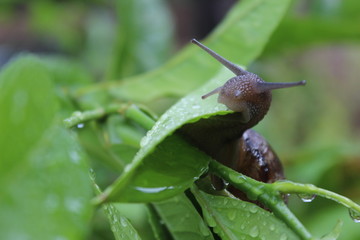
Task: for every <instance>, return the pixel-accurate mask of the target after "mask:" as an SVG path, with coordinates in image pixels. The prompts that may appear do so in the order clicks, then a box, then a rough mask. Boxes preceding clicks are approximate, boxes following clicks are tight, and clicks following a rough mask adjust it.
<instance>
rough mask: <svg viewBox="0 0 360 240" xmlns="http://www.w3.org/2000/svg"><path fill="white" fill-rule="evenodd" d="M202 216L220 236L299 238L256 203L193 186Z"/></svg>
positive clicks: (222, 237) (233, 239)
mask: <svg viewBox="0 0 360 240" xmlns="http://www.w3.org/2000/svg"><path fill="white" fill-rule="evenodd" d="M192 192H193V194H194V195H195V197H196V199H197V201H198V202H199V204H200V206H201V208H202V211H203V214H204V217H205V219H206V221H207V223H208V225H209V226H210V227H212V228H213V229H214V231H215V233H217V234H218V235H219V236H220V237H221V239H222V240H229V239H231V240H236V239H269V240H272V239H293V240H295V239H299V238H298V236H297V235H296V234H295V233H293V232H292V231H291V230H290V229H289V228H288V227H287V226H286V225H285V223H283V222H281V221H280V220H279V219H277V218H276V217H275V216H274V215H273V214H272V213H270V212H268V211H266V210H264V209H262V208H260V207H258V206H256V205H255V204H252V203H249V202H244V201H240V200H238V199H234V198H229V197H223V196H215V195H209V194H207V193H204V192H202V191H200V190H198V189H196V188H193V189H192Z"/></svg>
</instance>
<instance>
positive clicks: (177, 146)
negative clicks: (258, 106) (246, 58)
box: [99, 71, 231, 202]
mask: <svg viewBox="0 0 360 240" xmlns="http://www.w3.org/2000/svg"><path fill="white" fill-rule="evenodd" d="M229 75H231V74H230V73H228V71H226V72H225V71H222V72H221V73H220V74H219V75H218V76H217V77H216V78H215V79H213V80H212V81H211V82H210V83H209V84H207V85H206V86H204V87H203V88H201V89H199V90H197V91H195V92H194V93H192V94H190V95H189V96H187V97H186V98H183V99H182V100H181V101H179V102H178V103H177V104H176V105H174V106H173V107H172V108H170V109H169V110H168V111H167V112H166V113H165V114H164V115H163V116H161V118H160V119H159V121H157V122H156V124H155V126H154V127H153V128H152V129H151V130H150V131H149V132H148V134H147V136H146V137H145V138H143V139H142V141H141V149H140V151H139V152H138V153H137V155H136V156H135V158H134V160H133V162H132V163H131V164H129V165H128V166H127V167H126V168H125V171H124V172H123V174H122V175H121V176H120V178H119V179H118V180H117V181H116V182H115V183H114V184H112V185H111V186H110V187H109V188H108V189H107V190H105V192H104V195H103V196H102V198H105V199H107V200H111V201H135V202H137V201H143V202H145V201H155V200H161V199H164V198H167V197H170V196H174V195H176V194H177V193H179V192H181V191H184V190H185V189H187V188H188V187H190V185H191V184H192V183H193V182H194V181H195V180H196V179H197V178H198V177H200V176H201V175H202V174H203V173H204V171H205V170H206V169H207V160H208V156H207V155H205V154H204V153H203V152H200V151H199V150H197V149H196V148H194V147H191V145H190V144H189V143H187V142H186V141H184V139H183V138H182V137H181V136H179V135H178V134H174V135H171V134H172V133H173V132H175V131H176V130H177V129H179V128H180V127H181V126H182V125H183V124H185V123H189V122H195V121H197V120H198V119H200V118H206V117H210V116H211V115H217V114H227V113H231V111H227V110H226V107H225V106H224V105H220V104H216V103H215V102H216V98H215V97H214V98H209V99H207V101H203V100H201V97H200V96H201V95H203V94H204V93H206V92H208V91H209V90H210V89H213V88H214V86H219V85H220V84H223V82H224V81H226V80H225V79H228V78H229ZM215 104H216V105H217V106H215V107H214V105H215ZM179 153H181V154H179ZM105 199H104V200H105ZM99 200H100V199H99Z"/></svg>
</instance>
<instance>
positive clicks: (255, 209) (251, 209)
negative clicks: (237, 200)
mask: <svg viewBox="0 0 360 240" xmlns="http://www.w3.org/2000/svg"><path fill="white" fill-rule="evenodd" d="M249 210H250V212H251V213H257V211H258V209H257V207H256V206H255V205H254V206H251V207H250V208H249Z"/></svg>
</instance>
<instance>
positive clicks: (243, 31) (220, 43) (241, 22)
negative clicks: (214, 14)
mask: <svg viewBox="0 0 360 240" xmlns="http://www.w3.org/2000/svg"><path fill="white" fill-rule="evenodd" d="M288 4H289V0H273V1H268V0H244V1H241V2H239V3H238V4H236V5H235V6H234V7H233V8H232V10H231V11H230V13H229V14H228V15H227V17H226V19H225V20H224V21H223V22H222V23H221V24H220V25H219V26H218V27H217V29H216V30H215V31H214V32H213V34H212V35H210V37H209V38H208V39H207V41H206V44H207V46H208V47H210V48H211V49H213V50H215V51H217V52H218V53H219V54H221V55H223V56H224V57H226V58H227V59H229V60H231V61H233V62H235V63H238V64H241V65H245V66H246V65H248V64H249V63H250V62H252V61H253V60H254V59H255V58H256V57H257V56H258V55H259V54H260V52H261V51H262V49H263V47H264V45H265V44H266V42H267V40H268V38H269V36H270V34H271V33H272V31H273V30H274V28H275V27H276V25H277V24H278V22H279V21H280V19H281V17H282V16H283V14H284V12H285V10H286V8H287V6H288ZM189 40H190V39H189ZM220 68H221V67H220V64H219V63H218V62H216V61H215V60H214V59H212V58H211V57H209V56H208V55H207V54H204V53H203V52H202V50H201V49H199V48H197V47H196V46H187V47H186V48H185V49H184V50H183V51H181V53H180V54H179V55H178V56H177V57H175V58H173V59H172V60H171V61H169V62H168V63H167V64H165V65H164V66H163V67H161V68H159V69H157V70H155V71H152V72H149V73H146V74H144V75H140V76H136V77H133V78H129V79H124V80H123V81H122V82H120V83H119V82H107V83H104V84H103V85H98V86H94V87H91V88H83V89H81V90H80V91H79V92H78V93H77V95H78V97H79V99H80V101H81V104H87V103H86V98H89V96H88V95H93V94H95V95H99V94H100V95H101V94H105V93H110V94H112V96H113V97H115V98H118V99H126V100H129V99H130V100H133V101H139V102H146V103H148V101H150V100H153V99H156V98H159V97H164V96H173V95H174V96H183V95H185V94H187V93H189V92H191V91H193V89H195V88H197V87H199V86H201V85H202V84H204V83H205V82H206V81H208V80H209V79H211V78H212V77H213V76H214V75H215V74H216V73H217V72H218V71H219V69H220Z"/></svg>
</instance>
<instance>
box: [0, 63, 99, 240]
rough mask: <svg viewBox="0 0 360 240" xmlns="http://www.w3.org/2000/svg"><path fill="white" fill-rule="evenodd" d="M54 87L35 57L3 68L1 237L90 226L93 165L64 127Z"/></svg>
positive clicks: (64, 233)
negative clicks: (86, 160)
mask: <svg viewBox="0 0 360 240" xmlns="http://www.w3.org/2000/svg"><path fill="white" fill-rule="evenodd" d="M54 92H55V90H54V86H53V84H52V82H51V76H50V75H49V74H48V71H47V69H46V68H45V67H44V66H42V64H41V63H40V62H39V61H38V60H37V59H36V58H34V57H31V56H26V57H22V58H19V59H17V60H16V61H13V62H11V63H10V65H9V66H7V67H6V69H4V72H3V73H2V74H1V77H0V99H1V100H0V105H1V107H0V112H1V113H0V115H1V120H0V128H1V133H2V134H1V135H0V139H1V141H0V143H1V144H0V146H1V151H0V152H1V158H0V159H1V160H0V161H1V164H0V172H1V177H0V183H1V186H2V189H1V194H0V195H1V198H0V238H1V239H64V238H66V239H79V238H83V237H84V236H85V235H86V234H87V232H88V229H87V224H88V222H89V218H90V215H91V210H92V207H91V205H90V201H89V200H90V198H91V188H90V182H89V178H88V174H87V172H88V171H87V169H88V168H87V166H86V164H85V156H84V155H83V153H82V151H81V149H80V148H79V145H78V144H77V142H76V139H75V137H74V136H73V135H72V134H71V133H70V132H69V131H68V130H66V129H64V128H63V127H61V120H60V118H59V117H58V116H57V115H56V112H57V110H58V106H59V104H58V101H57V99H56V95H55V94H54ZM44 226H46V227H44Z"/></svg>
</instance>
